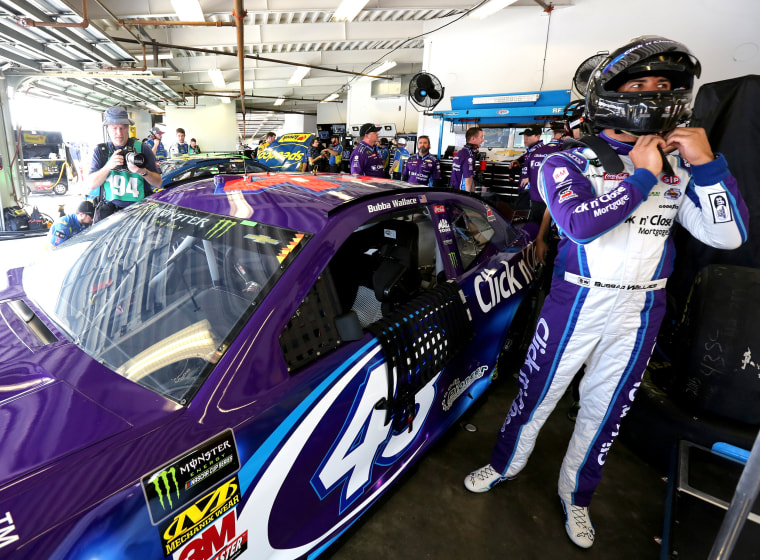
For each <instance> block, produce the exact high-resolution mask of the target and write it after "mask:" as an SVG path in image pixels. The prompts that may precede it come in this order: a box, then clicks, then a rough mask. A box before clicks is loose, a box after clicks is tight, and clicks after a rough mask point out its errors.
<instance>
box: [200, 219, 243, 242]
mask: <svg viewBox="0 0 760 560" xmlns="http://www.w3.org/2000/svg"><path fill="white" fill-rule="evenodd" d="M235 224H236V222H235V221H233V220H226V219H225V220H219V221H218V222H216V223H215V224H214V226H213V227H212V228H211V229H210V230H208V231H207V232H206V235H204V237H205V238H206V239H214V238H215V237H221V236H222V235H224V234H225V233H227V232H228V231H229V230H230V229H232V226H234V225H235Z"/></svg>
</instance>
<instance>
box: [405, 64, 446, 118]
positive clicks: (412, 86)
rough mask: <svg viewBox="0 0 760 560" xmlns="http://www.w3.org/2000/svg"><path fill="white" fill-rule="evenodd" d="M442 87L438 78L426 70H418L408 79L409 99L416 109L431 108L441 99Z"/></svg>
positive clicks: (424, 109) (425, 109)
mask: <svg viewBox="0 0 760 560" xmlns="http://www.w3.org/2000/svg"><path fill="white" fill-rule="evenodd" d="M444 89H445V88H444V87H443V86H442V85H441V82H440V80H438V78H436V77H435V76H433V75H432V74H428V73H427V72H420V73H419V74H415V75H414V76H412V79H411V80H410V81H409V101H411V102H412V105H414V106H415V107H416V108H417V110H418V111H427V110H430V109H433V108H434V107H435V106H436V105H438V103H440V102H441V99H443V92H444Z"/></svg>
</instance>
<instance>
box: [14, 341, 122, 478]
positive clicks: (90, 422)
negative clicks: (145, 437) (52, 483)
mask: <svg viewBox="0 0 760 560" xmlns="http://www.w3.org/2000/svg"><path fill="white" fill-rule="evenodd" d="M2 331H3V332H2V335H0V338H2V339H5V338H6V335H7V334H8V333H7V327H5V328H4V329H2ZM3 342H4V340H3V341H2V342H0V347H2V346H5V345H4V344H3ZM127 428H129V424H128V423H127V422H126V421H125V420H123V419H122V418H119V417H118V416H116V415H115V414H113V413H112V412H110V411H108V410H106V409H105V408H103V407H101V406H100V405H98V404H96V403H94V402H93V401H92V400H90V399H88V398H87V397H85V396H84V395H83V394H81V393H80V392H78V391H76V390H74V389H73V388H72V387H71V386H69V385H68V384H66V383H65V382H63V381H60V380H57V379H56V378H55V377H54V376H53V375H52V374H51V373H50V372H48V371H45V370H42V369H40V368H39V367H36V366H34V365H32V364H31V363H29V362H21V363H18V362H13V363H3V364H2V365H0V434H3V437H1V438H0V486H3V485H4V484H5V483H7V482H10V481H11V480H14V479H16V478H17V477H19V476H22V475H24V474H27V473H31V472H34V471H37V470H38V469H40V468H42V467H45V466H46V465H49V464H50V463H53V462H55V461H58V460H59V459H62V458H63V457H65V456H67V455H69V454H72V453H75V452H77V451H79V450H81V449H84V448H85V447H88V446H90V445H93V444H95V443H97V442H99V441H101V440H103V439H105V438H108V437H110V436H113V435H115V434H117V433H119V432H121V431H124V430H126V429H127ZM30 442H35V445H30ZM40 444H41V445H40Z"/></svg>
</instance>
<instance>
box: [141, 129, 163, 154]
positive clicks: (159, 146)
mask: <svg viewBox="0 0 760 560" xmlns="http://www.w3.org/2000/svg"><path fill="white" fill-rule="evenodd" d="M163 135H164V131H163V130H161V129H160V128H159V127H157V126H154V127H153V128H151V129H150V138H148V140H146V141H145V143H146V144H147V145H148V147H149V148H150V149H151V150H153V155H154V156H156V159H166V158H167V157H169V154H168V152H167V151H166V146H164V143H163V142H161V138H162V137H163Z"/></svg>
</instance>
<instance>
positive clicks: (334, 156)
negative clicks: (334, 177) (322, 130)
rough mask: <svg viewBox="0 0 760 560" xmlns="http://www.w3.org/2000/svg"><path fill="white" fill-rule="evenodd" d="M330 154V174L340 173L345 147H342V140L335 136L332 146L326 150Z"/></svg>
mask: <svg viewBox="0 0 760 560" xmlns="http://www.w3.org/2000/svg"><path fill="white" fill-rule="evenodd" d="M325 151H327V152H328V153H329V154H330V159H329V160H328V162H327V164H328V165H329V166H330V173H339V172H340V162H341V161H342V160H343V146H341V145H340V138H338V137H337V136H333V137H332V138H330V146H329V147H327V148H325Z"/></svg>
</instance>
